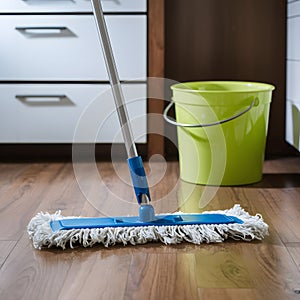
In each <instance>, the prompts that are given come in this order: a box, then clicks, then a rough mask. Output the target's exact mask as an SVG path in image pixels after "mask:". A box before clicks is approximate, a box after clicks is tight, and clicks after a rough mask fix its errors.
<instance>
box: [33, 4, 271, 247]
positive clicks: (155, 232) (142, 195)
mask: <svg viewBox="0 0 300 300" xmlns="http://www.w3.org/2000/svg"><path fill="white" fill-rule="evenodd" d="M92 7H93V13H94V18H95V22H96V27H97V30H98V34H99V38H100V42H101V46H102V50H103V54H104V58H105V63H106V67H107V71H108V75H109V80H110V84H111V89H112V94H113V97H114V101H115V106H116V110H117V114H118V118H119V122H120V125H121V130H122V135H123V138H124V143H125V147H126V151H127V156H128V159H127V162H128V167H129V170H130V175H131V179H132V184H133V187H134V191H135V195H136V198H137V203H138V204H139V213H138V216H126V217H125V216H124V217H103V218H100V217H99V218H84V217H64V216H62V214H61V212H60V211H57V212H56V213H54V214H50V213H47V212H46V213H44V212H41V213H38V214H37V215H36V216H35V217H33V218H32V219H31V221H30V222H29V224H28V226H27V232H28V234H29V237H30V239H31V240H32V242H33V246H34V247H35V248H36V249H42V248H44V247H52V246H56V247H61V248H62V249H66V248H67V247H70V248H74V247H75V246H78V245H81V246H83V247H91V246H93V245H97V244H98V245H99V244H102V245H104V246H105V247H108V246H113V245H117V244H123V245H130V244H131V245H137V244H145V243H147V242H162V243H164V244H177V243H182V242H190V243H194V244H201V243H211V242H223V241H224V240H226V239H229V238H231V239H236V240H245V241H251V240H254V239H258V240H262V239H263V238H264V237H265V236H266V235H267V234H268V225H267V224H266V223H265V222H264V221H263V218H262V216H261V215H260V214H256V215H255V216H251V215H249V214H248V213H247V212H246V211H245V210H244V209H242V208H241V207H240V206H239V205H235V206H234V207H233V208H231V209H228V210H224V211H208V212H204V213H201V214H199V213H198V214H185V213H174V214H158V215H156V214H155V211H154V208H153V206H152V205H151V197H150V191H149V187H148V182H147V178H146V173H145V170H144V166H143V162H142V159H141V156H139V155H138V153H137V149H136V146H135V143H134V138H133V134H132V129H131V125H130V122H129V120H128V113H127V109H126V106H125V101H124V95H123V92H122V88H121V84H120V80H119V77H118V73H117V68H116V63H115V60H114V57H113V53H112V48H111V44H110V40H109V36H108V32H107V28H106V24H105V20H104V16H103V11H102V7H101V2H100V0H92Z"/></svg>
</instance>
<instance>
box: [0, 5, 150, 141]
mask: <svg viewBox="0 0 300 300" xmlns="http://www.w3.org/2000/svg"><path fill="white" fill-rule="evenodd" d="M103 7H104V10H105V12H109V13H108V14H105V19H106V21H107V25H108V31H109V35H110V39H111V42H112V48H113V51H114V54H115V58H116V63H117V68H118V71H119V75H120V79H121V81H122V82H124V81H126V83H124V84H123V83H122V86H123V87H124V93H125V98H126V101H127V106H128V111H129V117H130V118H131V119H132V125H133V132H134V137H135V140H136V142H138V143H146V142H147V138H146V137H147V135H146V132H147V120H146V114H147V110H146V109H147V84H146V77H147V14H146V1H134V0H130V1H129V0H118V1H109V0H104V1H103ZM1 14H2V15H1ZM0 28H1V29H0V39H1V41H2V42H1V47H0V66H1V67H0V142H1V143H72V142H80V143H91V142H96V143H115V142H116V143H119V142H122V141H123V139H122V136H121V134H120V125H119V122H118V119H117V115H116V112H115V109H114V102H113V98H112V95H111V91H110V87H109V81H108V76H107V71H106V68H105V64H104V59H103V54H102V50H101V46H100V42H99V38H98V34H97V32H96V25H95V21H94V18H93V15H92V12H91V7H90V1H86V0H74V1H65V0H60V1H58V0H54V1H53V0H52V1H50V0H27V1H24V0H1V3H0ZM85 120H86V121H85ZM76 130H77V131H76Z"/></svg>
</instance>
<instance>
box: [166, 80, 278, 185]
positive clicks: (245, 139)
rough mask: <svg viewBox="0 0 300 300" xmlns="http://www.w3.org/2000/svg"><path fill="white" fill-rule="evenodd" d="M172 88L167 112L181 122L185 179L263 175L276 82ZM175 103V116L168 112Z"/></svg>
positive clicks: (230, 180) (250, 179)
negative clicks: (274, 84) (270, 110)
mask: <svg viewBox="0 0 300 300" xmlns="http://www.w3.org/2000/svg"><path fill="white" fill-rule="evenodd" d="M171 89H172V91H173V97H172V100H173V101H172V102H171V103H170V104H169V105H168V106H167V107H166V109H165V111H164V118H165V120H166V121H168V122H169V123H171V124H173V125H175V126H177V135H178V151H179V165H180V177H181V179H183V180H184V181H187V182H190V183H195V184H204V185H243V184H250V183H254V182H258V181H260V180H261V179H262V166H263V161H264V153H265V144H266V136H267V130H268V119H269V109H270V103H271V98H272V91H273V90H274V86H272V85H270V84H265V83H256V82H236V81H203V82H187V83H179V84H175V85H172V86H171ZM174 104H175V114H176V120H174V119H172V118H171V117H170V116H169V114H168V113H169V110H170V108H171V107H172V105H174Z"/></svg>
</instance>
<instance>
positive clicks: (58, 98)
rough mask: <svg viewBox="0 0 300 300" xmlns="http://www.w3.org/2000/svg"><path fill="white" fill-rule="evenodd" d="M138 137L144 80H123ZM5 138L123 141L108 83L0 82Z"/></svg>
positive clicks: (142, 129)
mask: <svg viewBox="0 0 300 300" xmlns="http://www.w3.org/2000/svg"><path fill="white" fill-rule="evenodd" d="M123 91H124V95H125V98H126V102H127V109H128V113H129V118H130V119H131V120H132V127H133V134H134V136H135V138H136V140H137V142H140V143H144V142H146V84H124V85H123ZM0 103H1V110H0V128H1V131H0V141H1V142H3V143H19V142H21V143H22V142H23V143H72V142H73V141H74V142H78V143H93V142H95V141H96V142H99V143H101V142H103V143H112V142H123V138H122V135H121V132H120V125H119V122H118V118H117V114H116V110H115V106H114V101H113V97H112V93H111V89H110V86H109V85H106V84H59V85H58V84H55V85H54V84H26V85H25V84H24V85H23V84H1V85H0Z"/></svg>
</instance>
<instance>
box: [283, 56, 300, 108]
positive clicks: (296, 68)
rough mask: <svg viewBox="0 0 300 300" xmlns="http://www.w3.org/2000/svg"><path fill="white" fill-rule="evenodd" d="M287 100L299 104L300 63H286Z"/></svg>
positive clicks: (289, 61) (290, 61)
mask: <svg viewBox="0 0 300 300" xmlns="http://www.w3.org/2000/svg"><path fill="white" fill-rule="evenodd" d="M286 67H287V81H286V84H287V87H286V91H287V99H289V100H293V101H295V102H298V103H299V104H300V85H299V81H300V61H292V60H288V61H287V65H286Z"/></svg>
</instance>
